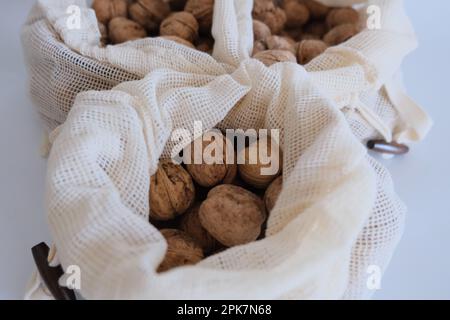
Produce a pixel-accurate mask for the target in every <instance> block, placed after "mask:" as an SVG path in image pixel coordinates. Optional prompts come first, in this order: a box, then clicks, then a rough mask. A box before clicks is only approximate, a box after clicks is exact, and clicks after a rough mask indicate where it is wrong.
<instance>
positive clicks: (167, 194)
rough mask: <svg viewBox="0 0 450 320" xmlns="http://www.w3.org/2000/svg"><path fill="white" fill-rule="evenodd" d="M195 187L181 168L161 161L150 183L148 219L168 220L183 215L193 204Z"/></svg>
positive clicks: (166, 161) (169, 162)
mask: <svg viewBox="0 0 450 320" xmlns="http://www.w3.org/2000/svg"><path fill="white" fill-rule="evenodd" d="M194 199H195V187H194V183H193V181H192V178H191V176H190V175H189V173H187V172H186V170H184V169H183V167H182V166H180V165H176V164H174V163H173V162H172V161H171V160H162V161H161V162H160V163H159V165H158V171H157V172H156V174H154V175H153V176H152V177H151V182H150V217H151V218H152V219H155V220H170V219H173V218H175V217H176V216H178V215H181V214H183V213H184V212H185V211H186V210H187V209H188V208H189V207H190V206H191V205H192V203H193V202H194Z"/></svg>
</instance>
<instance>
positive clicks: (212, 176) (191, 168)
mask: <svg viewBox="0 0 450 320" xmlns="http://www.w3.org/2000/svg"><path fill="white" fill-rule="evenodd" d="M220 138H221V139H222V141H221V142H222V146H223V148H220V143H219V142H218V141H217V140H216V139H213V140H212V141H206V139H203V137H201V138H199V139H198V140H197V142H196V141H194V142H192V143H191V145H190V146H188V147H187V148H190V150H191V159H190V163H189V164H188V163H187V164H186V169H187V171H188V172H189V173H190V174H191V176H192V179H194V181H195V182H197V183H198V184H199V185H200V186H202V187H214V186H216V185H218V184H219V183H231V182H232V181H233V180H234V178H235V177H236V174H237V165H236V160H235V157H233V161H232V163H227V161H226V160H227V159H226V154H227V153H226V152H227V149H228V148H229V149H230V151H229V152H233V151H234V150H232V147H231V144H230V143H231V142H230V141H229V140H228V139H227V138H226V137H225V136H223V135H222V134H220ZM199 140H200V141H201V142H200V141H199ZM196 143H199V145H201V146H202V148H201V150H195V146H196ZM215 146H216V147H217V149H222V153H221V154H220V158H221V160H220V163H213V164H207V163H205V161H202V163H201V164H195V163H194V157H195V155H196V152H201V154H197V156H198V157H201V158H202V155H203V152H204V151H205V149H206V148H208V149H209V150H214V151H215V149H214V147H215ZM212 156H214V157H215V156H216V155H215V152H214V153H213V154H212ZM203 160H205V159H203Z"/></svg>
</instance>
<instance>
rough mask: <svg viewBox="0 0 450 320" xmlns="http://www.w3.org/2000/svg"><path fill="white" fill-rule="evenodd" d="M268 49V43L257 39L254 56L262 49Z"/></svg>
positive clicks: (254, 44)
mask: <svg viewBox="0 0 450 320" xmlns="http://www.w3.org/2000/svg"><path fill="white" fill-rule="evenodd" d="M266 50H267V45H266V43H265V42H264V41H255V42H254V43H253V52H252V56H255V55H256V54H257V53H259V52H261V51H266Z"/></svg>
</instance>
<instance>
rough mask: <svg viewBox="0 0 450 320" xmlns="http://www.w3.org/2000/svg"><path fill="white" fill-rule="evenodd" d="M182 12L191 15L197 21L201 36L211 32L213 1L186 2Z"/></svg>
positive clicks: (191, 0) (197, 0)
mask: <svg viewBox="0 0 450 320" xmlns="http://www.w3.org/2000/svg"><path fill="white" fill-rule="evenodd" d="M184 11H187V12H190V13H192V15H193V16H194V17H195V19H197V22H198V24H199V26H200V32H201V33H202V34H209V33H210V32H211V27H212V18H213V12H214V0H188V2H186V6H185V7H184Z"/></svg>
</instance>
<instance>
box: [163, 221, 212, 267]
mask: <svg viewBox="0 0 450 320" xmlns="http://www.w3.org/2000/svg"><path fill="white" fill-rule="evenodd" d="M160 232H161V234H162V235H163V236H164V238H165V239H166V241H167V251H166V255H165V257H164V260H163V261H162V262H161V264H160V265H159V267H158V270H157V271H158V272H164V271H168V270H170V269H173V268H176V267H181V266H186V265H193V264H196V263H198V262H200V261H201V260H202V259H203V251H202V248H201V247H200V246H199V245H198V244H197V243H196V242H195V240H194V239H192V238H191V237H190V236H189V235H188V234H186V233H185V232H183V231H180V230H175V229H163V230H161V231H160Z"/></svg>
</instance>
